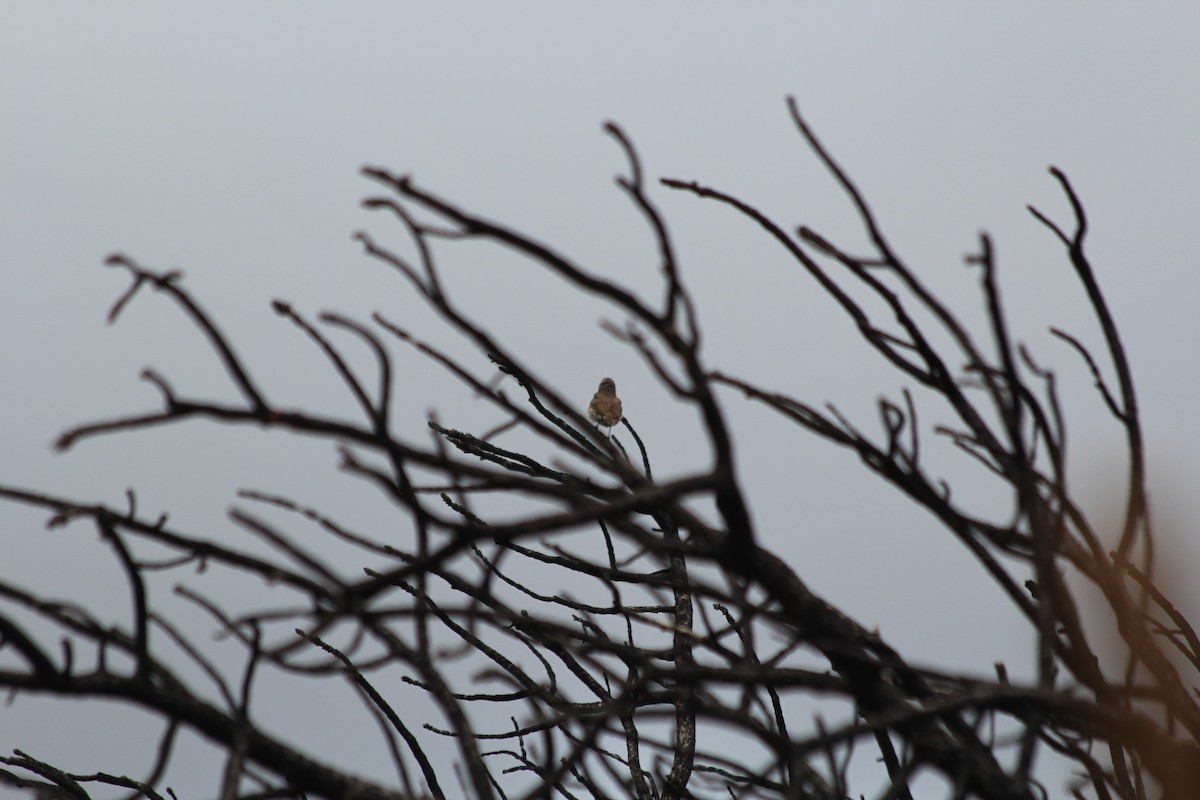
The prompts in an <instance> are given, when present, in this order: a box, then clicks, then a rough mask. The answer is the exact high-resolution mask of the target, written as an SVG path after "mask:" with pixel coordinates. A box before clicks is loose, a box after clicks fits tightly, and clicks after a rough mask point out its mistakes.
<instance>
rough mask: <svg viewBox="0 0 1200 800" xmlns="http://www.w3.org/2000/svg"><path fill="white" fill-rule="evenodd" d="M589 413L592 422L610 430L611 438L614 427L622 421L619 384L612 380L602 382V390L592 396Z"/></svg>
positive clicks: (606, 379)
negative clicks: (618, 395) (618, 394)
mask: <svg viewBox="0 0 1200 800" xmlns="http://www.w3.org/2000/svg"><path fill="white" fill-rule="evenodd" d="M587 411H588V416H589V417H591V418H592V422H595V423H597V424H598V425H603V426H604V427H606V428H608V435H609V436H610V437H611V436H612V429H613V426H614V425H616V424H617V423H618V422H620V421H621V416H622V414H621V398H619V397H617V384H616V383H615V382H614V381H613V379H612V378H605V379H604V380H602V381H600V388H599V389H597V390H596V393H595V394H594V395H592V402H590V403H588V409H587Z"/></svg>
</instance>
